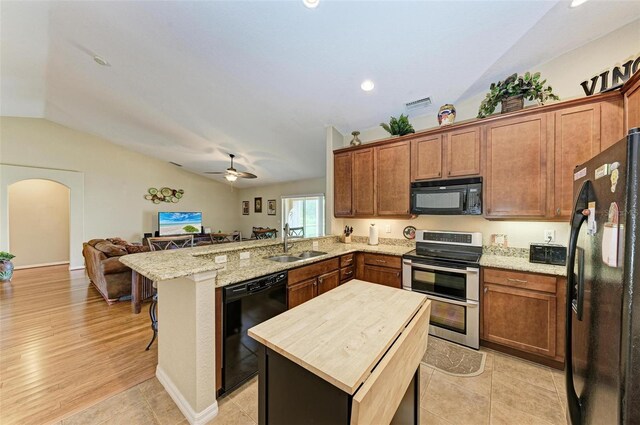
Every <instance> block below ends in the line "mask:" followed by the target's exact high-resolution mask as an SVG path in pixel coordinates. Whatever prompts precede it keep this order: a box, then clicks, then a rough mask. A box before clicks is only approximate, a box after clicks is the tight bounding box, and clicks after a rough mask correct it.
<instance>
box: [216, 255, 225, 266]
mask: <svg viewBox="0 0 640 425" xmlns="http://www.w3.org/2000/svg"><path fill="white" fill-rule="evenodd" d="M226 262H227V256H226V255H217V256H216V264H222V263H226Z"/></svg>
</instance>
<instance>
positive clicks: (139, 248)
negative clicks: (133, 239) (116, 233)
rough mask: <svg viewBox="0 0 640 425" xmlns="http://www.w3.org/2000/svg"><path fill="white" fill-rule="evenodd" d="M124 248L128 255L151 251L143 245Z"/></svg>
mask: <svg viewBox="0 0 640 425" xmlns="http://www.w3.org/2000/svg"><path fill="white" fill-rule="evenodd" d="M125 248H126V250H127V252H128V253H129V254H136V253H138V252H147V251H151V249H149V247H148V246H145V245H127V246H125Z"/></svg>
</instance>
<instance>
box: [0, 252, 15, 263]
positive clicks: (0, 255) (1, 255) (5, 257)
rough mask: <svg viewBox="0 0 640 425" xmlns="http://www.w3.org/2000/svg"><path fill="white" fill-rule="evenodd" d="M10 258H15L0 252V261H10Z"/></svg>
mask: <svg viewBox="0 0 640 425" xmlns="http://www.w3.org/2000/svg"><path fill="white" fill-rule="evenodd" d="M12 258H15V255H13V254H10V253H8V252H5V251H0V261H5V260H11V259H12Z"/></svg>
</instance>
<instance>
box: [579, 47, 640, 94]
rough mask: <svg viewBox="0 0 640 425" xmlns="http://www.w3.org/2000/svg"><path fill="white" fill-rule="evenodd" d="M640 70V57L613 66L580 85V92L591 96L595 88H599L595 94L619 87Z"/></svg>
mask: <svg viewBox="0 0 640 425" xmlns="http://www.w3.org/2000/svg"><path fill="white" fill-rule="evenodd" d="M639 69H640V56H638V57H636V58H635V59H630V60H628V61H627V62H625V63H623V64H622V65H620V66H614V67H613V68H611V69H609V70H607V71H604V72H603V73H601V74H598V75H596V76H594V77H593V78H591V79H590V80H586V81H583V82H582V83H580V86H582V90H584V93H585V94H586V95H587V96H591V95H592V94H595V93H596V88H597V87H598V85H599V86H600V90H598V92H597V93H602V92H604V91H607V90H610V89H613V88H615V87H618V86H621V85H623V84H624V82H625V81H627V80H628V79H629V78H631V76H632V75H633V74H635V73H636V72H638V70H639Z"/></svg>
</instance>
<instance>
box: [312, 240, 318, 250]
mask: <svg viewBox="0 0 640 425" xmlns="http://www.w3.org/2000/svg"><path fill="white" fill-rule="evenodd" d="M312 245H313V248H312V249H313V250H314V251H317V250H318V249H319V245H318V241H313V244H312Z"/></svg>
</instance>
